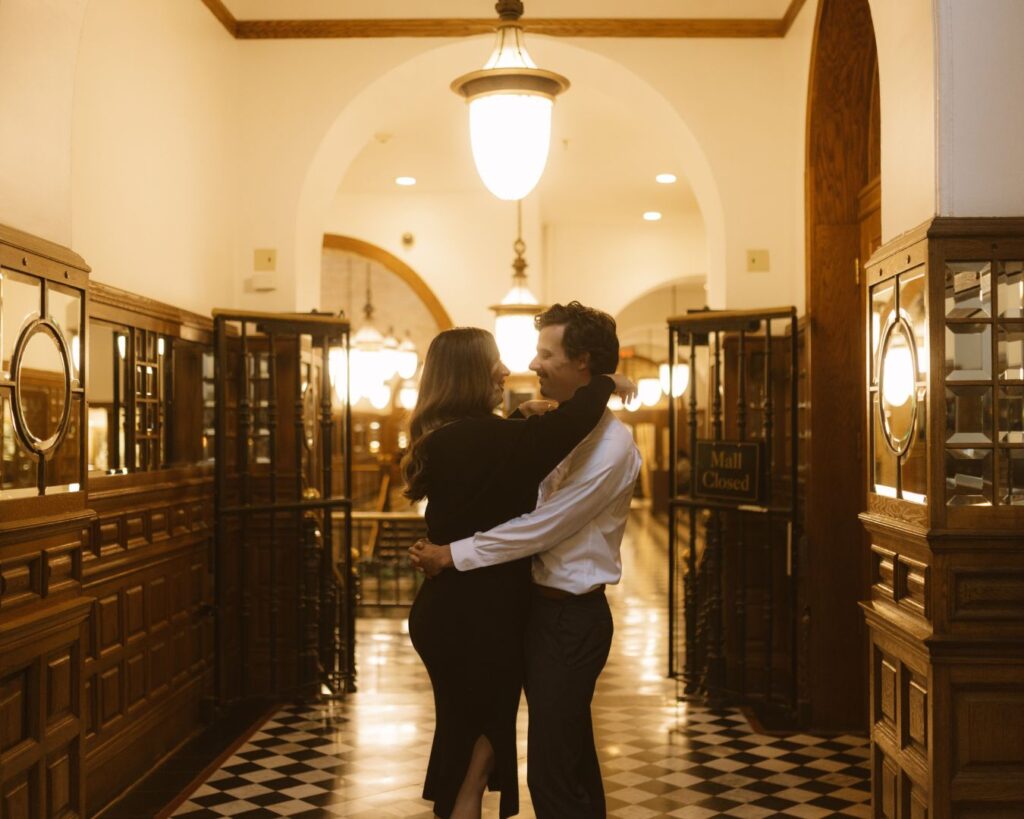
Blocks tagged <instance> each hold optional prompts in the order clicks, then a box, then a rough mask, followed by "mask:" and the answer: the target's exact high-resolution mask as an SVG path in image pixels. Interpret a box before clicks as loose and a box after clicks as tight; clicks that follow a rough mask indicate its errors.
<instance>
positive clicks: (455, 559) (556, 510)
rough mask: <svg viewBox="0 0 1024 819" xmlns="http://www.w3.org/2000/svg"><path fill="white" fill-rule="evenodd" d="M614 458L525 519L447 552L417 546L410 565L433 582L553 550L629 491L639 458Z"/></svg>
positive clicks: (572, 480) (579, 476)
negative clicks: (452, 572) (451, 572)
mask: <svg viewBox="0 0 1024 819" xmlns="http://www.w3.org/2000/svg"><path fill="white" fill-rule="evenodd" d="M616 455H617V456H616V457H615V458H614V460H610V461H608V462H606V463H602V464H599V465H594V466H593V467H592V468H589V469H583V470H575V471H573V472H571V473H570V474H569V476H568V477H567V479H566V480H565V482H564V483H563V484H562V485H561V486H560V487H559V488H558V489H557V490H556V491H555V492H553V493H552V494H551V495H549V496H548V497H547V498H545V499H544V502H543V503H542V504H541V505H540V506H538V507H537V508H536V509H534V510H533V511H532V512H529V513H528V514H525V515H520V516H519V517H517V518H513V519H512V520H509V521H506V522H505V523H502V524H500V525H498V526H495V527H494V528H493V529H489V530H488V531H486V532H478V533H477V534H475V535H474V536H473V537H469V538H464V539H463V540H457V541H455V542H454V543H452V544H451V545H450V546H431V545H426V546H421V545H420V544H421V543H423V541H421V542H420V543H417V544H416V546H414V547H413V550H412V555H413V562H414V563H415V564H416V565H418V566H420V567H421V568H423V570H424V571H425V572H426V573H427V574H428V575H431V576H433V575H434V574H436V573H437V572H439V571H441V570H442V569H444V568H448V567H451V566H454V567H455V568H456V569H458V570H459V571H463V572H464V571H469V570H470V569H478V568H481V567H483V566H494V565H497V564H499V563H508V562H510V561H512V560H518V559H519V558H522V557H530V556H532V555H535V554H537V553H539V552H544V551H547V550H548V549H551V548H552V547H554V546H557V545H558V544H559V543H561V542H562V541H563V540H565V539H566V538H569V537H571V536H572V535H574V534H576V532H578V531H579V530H580V529H582V528H583V527H584V526H585V525H586V524H587V523H588V522H589V521H591V520H593V519H594V518H595V517H596V516H597V515H598V514H599V513H600V512H602V511H603V510H604V509H605V508H607V506H608V505H609V504H610V503H611V502H612V501H613V500H615V499H616V498H617V497H618V496H619V495H620V494H621V493H622V492H623V491H625V490H626V489H630V490H631V489H632V487H633V484H634V483H635V482H636V473H637V470H638V468H639V458H638V457H637V455H636V453H635V451H634V450H633V449H632V448H630V449H628V450H626V451H624V452H621V453H616Z"/></svg>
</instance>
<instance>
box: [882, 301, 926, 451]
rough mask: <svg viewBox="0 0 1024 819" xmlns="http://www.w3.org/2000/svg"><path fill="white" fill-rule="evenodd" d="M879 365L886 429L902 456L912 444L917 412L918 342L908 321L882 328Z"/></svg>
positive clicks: (889, 441) (894, 446) (890, 441)
mask: <svg viewBox="0 0 1024 819" xmlns="http://www.w3.org/2000/svg"><path fill="white" fill-rule="evenodd" d="M879 368H880V371H879V382H878V389H879V393H880V395H881V407H882V421H883V431H884V432H885V436H886V440H887V441H888V444H889V446H890V447H891V448H892V450H893V451H894V452H895V453H896V454H897V455H902V454H903V453H904V452H906V451H907V448H908V447H909V445H910V437H911V435H912V434H913V432H914V416H915V413H916V412H917V388H916V383H915V382H916V380H917V378H916V377H917V368H916V354H915V342H914V339H913V338H912V337H911V330H910V329H909V326H908V324H907V322H906V321H897V322H896V323H895V324H891V325H888V326H887V327H886V329H885V330H883V338H882V352H881V357H880V361H879Z"/></svg>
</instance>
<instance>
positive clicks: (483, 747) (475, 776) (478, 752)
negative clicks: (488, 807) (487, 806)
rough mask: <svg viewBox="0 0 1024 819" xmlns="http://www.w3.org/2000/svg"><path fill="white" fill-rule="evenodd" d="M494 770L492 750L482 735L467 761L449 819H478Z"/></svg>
mask: <svg viewBox="0 0 1024 819" xmlns="http://www.w3.org/2000/svg"><path fill="white" fill-rule="evenodd" d="M492 770H494V749H493V748H492V747H491V741H490V740H489V739H488V738H487V737H486V736H484V735H481V736H479V737H477V740H476V744H475V745H474V746H473V755H472V756H471V757H470V759H469V768H468V769H467V770H466V778H465V779H463V780H462V787H461V788H459V795H458V796H457V797H456V798H455V807H454V808H452V813H451V817H450V819H480V805H481V803H482V802H483V798H484V791H485V790H486V789H487V780H488V779H490V776H491V771H492Z"/></svg>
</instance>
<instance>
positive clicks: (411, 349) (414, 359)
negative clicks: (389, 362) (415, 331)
mask: <svg viewBox="0 0 1024 819" xmlns="http://www.w3.org/2000/svg"><path fill="white" fill-rule="evenodd" d="M397 356H398V358H397V361H398V377H399V378H402V379H407V378H412V377H413V376H414V375H416V370H418V369H419V366H420V359H419V356H418V355H417V354H416V345H415V344H413V343H412V339H411V338H406V339H404V340H403V341H402V343H401V344H399V345H398V353H397Z"/></svg>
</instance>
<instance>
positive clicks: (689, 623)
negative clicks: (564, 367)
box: [683, 332, 701, 694]
mask: <svg viewBox="0 0 1024 819" xmlns="http://www.w3.org/2000/svg"><path fill="white" fill-rule="evenodd" d="M696 350H697V337H696V335H695V334H694V333H692V332H691V333H690V384H689V391H690V401H689V417H688V418H687V419H686V422H687V426H688V427H689V433H690V452H689V454H690V490H689V492H688V493H687V494H688V495H689V496H690V498H691V499H692V498H693V490H694V487H696V485H697V461H696V452H697V370H696V366H695V365H696V361H697V353H696ZM689 541H690V542H689V543H688V544H687V550H686V564H687V565H686V575H685V576H684V578H683V614H684V617H685V622H684V626H685V629H686V631H685V635H686V636H685V639H686V645H685V646H684V650H685V652H686V666H685V669H684V674H683V683H684V688H683V690H684V691H685V693H687V694H694V693H696V692H697V690H698V687H699V684H700V677H701V674H700V669H699V666H698V660H697V644H698V629H697V618H698V600H697V509H696V507H694V506H690V532H689Z"/></svg>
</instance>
